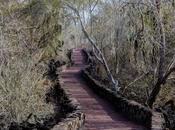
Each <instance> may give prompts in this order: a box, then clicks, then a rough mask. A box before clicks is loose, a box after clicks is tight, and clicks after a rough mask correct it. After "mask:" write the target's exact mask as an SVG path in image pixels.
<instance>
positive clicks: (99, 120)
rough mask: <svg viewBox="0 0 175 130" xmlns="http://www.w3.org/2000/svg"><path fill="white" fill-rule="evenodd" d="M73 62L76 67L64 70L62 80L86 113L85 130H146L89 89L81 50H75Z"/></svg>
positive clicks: (69, 93) (67, 91)
mask: <svg viewBox="0 0 175 130" xmlns="http://www.w3.org/2000/svg"><path fill="white" fill-rule="evenodd" d="M72 60H73V61H74V65H73V66H72V67H69V68H66V69H65V70H63V71H62V74H61V78H62V80H63V82H64V84H65V85H64V86H65V87H64V89H65V91H66V93H68V95H70V97H72V98H76V99H77V100H78V102H79V103H80V104H81V106H82V108H83V111H84V112H85V115H86V122H85V125H84V128H82V129H83V130H144V128H143V127H142V126H140V125H137V124H135V123H133V122H131V121H128V120H127V119H125V118H124V117H122V116H121V115H120V114H117V113H116V112H115V111H114V109H113V108H112V107H111V106H110V105H109V104H108V103H107V102H106V101H104V100H103V99H101V98H99V97H98V96H97V95H96V94H95V93H93V91H92V90H91V89H90V88H89V87H88V85H87V84H86V82H85V81H84V80H83V78H82V77H81V75H80V71H81V70H82V69H83V68H84V67H85V66H86V65H85V63H84V60H83V54H82V53H81V49H74V50H73V55H72Z"/></svg>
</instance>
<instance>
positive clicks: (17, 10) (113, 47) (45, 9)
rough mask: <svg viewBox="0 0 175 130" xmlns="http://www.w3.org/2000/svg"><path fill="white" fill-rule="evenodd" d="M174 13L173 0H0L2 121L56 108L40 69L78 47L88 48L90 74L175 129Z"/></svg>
mask: <svg viewBox="0 0 175 130" xmlns="http://www.w3.org/2000/svg"><path fill="white" fill-rule="evenodd" d="M174 14H175V1H174V0H63V1H62V2H61V0H0V129H8V128H9V125H10V124H11V123H12V122H19V123H20V122H23V121H25V120H29V119H30V122H36V118H37V119H38V118H40V117H42V118H43V117H46V116H47V115H50V114H53V113H54V105H53V104H51V103H46V102H45V99H46V96H45V95H46V93H47V91H48V90H49V86H50V84H51V83H50V81H48V80H46V78H43V75H44V74H45V73H46V71H47V68H48V66H47V63H49V61H50V60H51V59H56V60H57V59H59V60H62V59H63V58H64V57H65V52H66V51H67V49H71V48H75V47H86V48H88V49H89V50H90V51H91V52H92V55H93V56H94V57H95V58H96V59H95V61H96V62H94V64H93V66H94V68H95V71H94V76H95V77H100V80H101V79H102V81H104V82H105V83H106V84H108V85H107V86H109V88H111V89H112V90H113V91H115V92H116V93H120V94H122V95H124V96H125V97H127V98H129V99H132V100H136V101H138V102H140V103H142V104H143V105H145V106H147V107H150V108H151V109H155V108H156V109H159V111H161V112H163V113H164V115H165V117H166V119H167V127H169V128H170V129H175V126H174V124H175V123H174V122H175V106H174V103H175V100H174V99H175V88H174V81H175V80H174V79H175V78H174V71H175V55H174V51H175V48H174V47H175V37H174V35H175V22H174V21H175V15H174ZM62 40H63V41H64V42H62ZM63 43H64V45H63ZM51 61H53V60H51Z"/></svg>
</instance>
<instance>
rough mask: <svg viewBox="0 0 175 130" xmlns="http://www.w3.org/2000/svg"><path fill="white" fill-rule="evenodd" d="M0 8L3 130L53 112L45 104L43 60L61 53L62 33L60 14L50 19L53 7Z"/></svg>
mask: <svg viewBox="0 0 175 130" xmlns="http://www.w3.org/2000/svg"><path fill="white" fill-rule="evenodd" d="M0 2H1V1H0ZM0 5H1V6H0V129H7V128H8V125H9V124H10V122H13V121H15V122H22V121H24V120H26V119H27V117H28V116H29V115H30V114H33V115H36V116H43V117H44V116H45V115H48V114H52V113H53V112H54V110H53V105H51V104H46V103H45V93H46V91H47V88H46V87H43V86H44V84H43V83H42V80H43V79H42V77H43V73H45V71H46V66H45V65H44V63H43V60H45V59H49V58H50V57H53V56H55V55H56V53H58V52H56V49H57V47H58V46H60V45H59V43H60V42H59V41H58V40H59V35H60V34H59V33H60V30H59V29H57V30H54V28H55V27H56V26H59V24H58V19H57V17H56V16H57V14H58V12H57V13H55V14H54V15H56V16H55V17H53V16H51V15H52V11H53V8H52V5H49V8H47V6H46V5H47V3H44V1H43V2H42V1H40V0H35V1H34V2H33V3H31V4H30V5H26V4H23V3H21V4H18V3H16V2H15V1H11V2H9V3H6V2H5V3H0ZM38 5H40V8H38ZM29 7H30V8H29ZM29 9H30V10H29ZM37 9H38V10H37ZM32 11H33V12H32ZM36 12H40V13H37V14H36ZM53 12H54V11H53ZM36 15H37V16H36ZM35 18H36V19H35ZM46 20H47V21H46ZM48 25H49V26H48ZM48 32H50V33H51V34H53V36H51V35H50V34H49V35H46V34H48ZM46 36H48V37H46ZM49 36H50V37H49ZM42 37H46V38H45V39H44V40H43V41H42V42H40V41H41V39H42ZM39 44H42V45H44V46H42V47H41V46H39ZM31 121H32V122H33V121H34V120H31Z"/></svg>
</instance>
